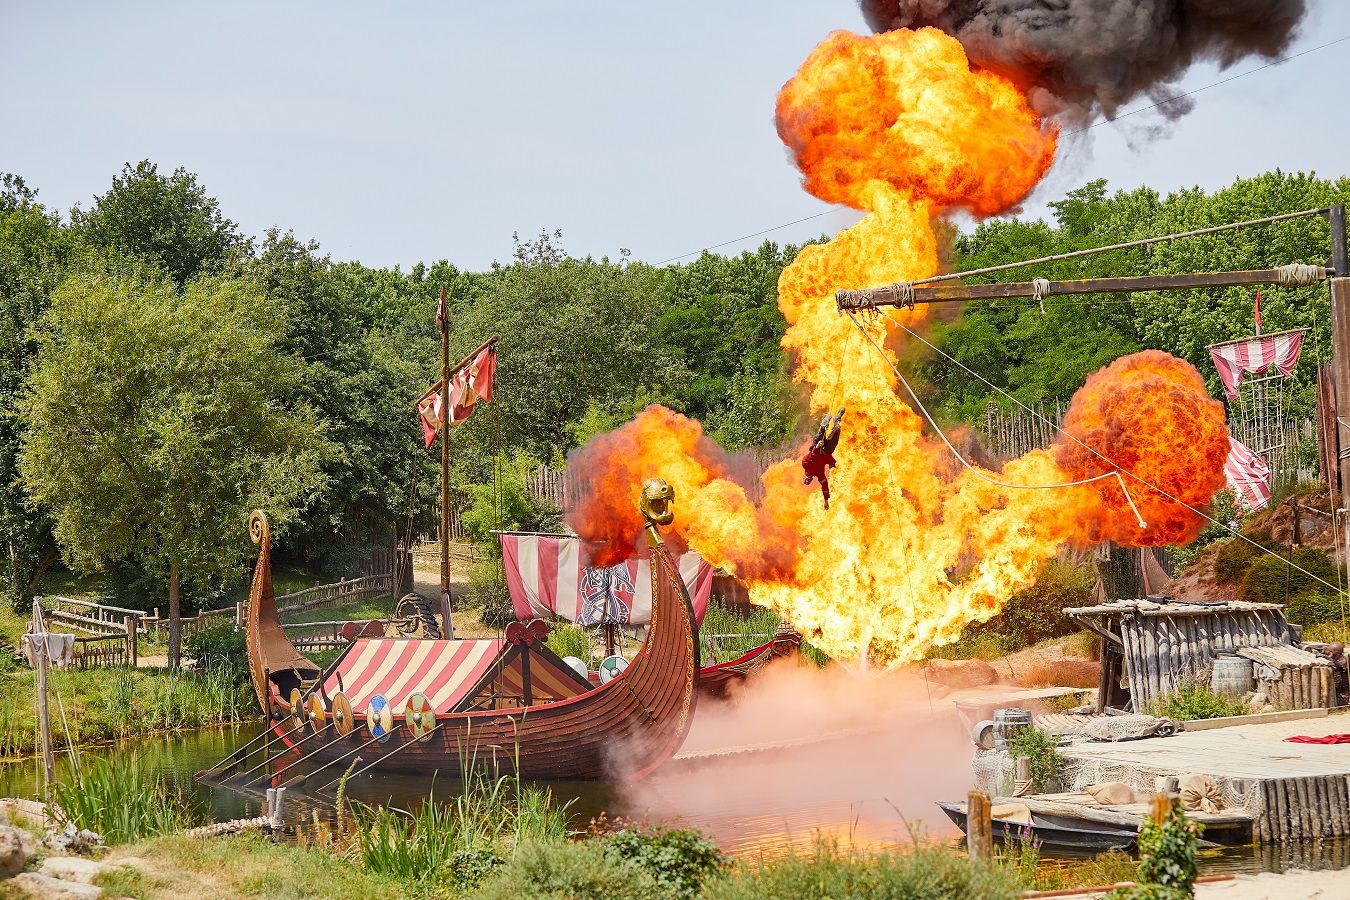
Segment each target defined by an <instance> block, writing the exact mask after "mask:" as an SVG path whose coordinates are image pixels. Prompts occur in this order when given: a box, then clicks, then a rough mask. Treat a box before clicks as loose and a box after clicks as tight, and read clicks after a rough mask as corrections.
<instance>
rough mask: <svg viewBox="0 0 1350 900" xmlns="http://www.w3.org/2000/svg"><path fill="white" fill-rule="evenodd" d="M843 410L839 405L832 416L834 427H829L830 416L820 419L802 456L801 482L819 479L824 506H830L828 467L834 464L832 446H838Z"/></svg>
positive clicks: (827, 507)
mask: <svg viewBox="0 0 1350 900" xmlns="http://www.w3.org/2000/svg"><path fill="white" fill-rule="evenodd" d="M843 419H844V410H843V408H842V407H841V408H840V409H839V412H838V413H837V414H835V417H834V427H833V428H831V427H830V417H829V416H828V415H827V416H826V417H825V418H823V419H821V420H820V430H819V431H817V432H816V436H815V439H814V440H812V441H811V449H810V450H808V451H807V452H806V455H805V456H803V457H802V470H803V471H804V472H805V475H804V476H803V477H802V484H810V483H811V480H812V479H814V478H819V479H820V492H821V494H822V495H824V497H825V508H826V509H829V508H830V472H829V470H830V467H831V466H834V465H835V461H834V448H835V447H838V446H839V429H840V426H841V425H842V423H843Z"/></svg>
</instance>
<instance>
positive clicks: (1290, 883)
mask: <svg viewBox="0 0 1350 900" xmlns="http://www.w3.org/2000/svg"><path fill="white" fill-rule="evenodd" d="M1195 896H1196V898H1197V900H1312V898H1314V897H1316V898H1318V900H1340V898H1343V897H1350V870H1344V869H1342V870H1341V871H1338V872H1308V871H1304V870H1298V869H1294V870H1291V871H1289V872H1285V873H1284V874H1283V875H1276V874H1274V873H1271V872H1267V873H1264V874H1262V875H1239V876H1238V877H1237V878H1236V879H1235V880H1233V881H1220V882H1215V883H1212V884H1201V885H1197V886H1196V889H1195Z"/></svg>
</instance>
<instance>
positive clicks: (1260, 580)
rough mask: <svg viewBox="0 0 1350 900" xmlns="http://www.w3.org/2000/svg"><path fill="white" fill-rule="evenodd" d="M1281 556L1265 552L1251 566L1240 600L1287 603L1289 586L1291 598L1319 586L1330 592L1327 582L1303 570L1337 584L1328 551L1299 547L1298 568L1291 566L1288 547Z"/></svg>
mask: <svg viewBox="0 0 1350 900" xmlns="http://www.w3.org/2000/svg"><path fill="white" fill-rule="evenodd" d="M1280 557H1285V559H1281V558H1280ZM1280 557H1277V556H1271V555H1269V554H1264V553H1263V554H1261V556H1260V558H1259V559H1256V560H1254V561H1253V562H1252V563H1251V564H1250V565H1249V566H1248V567H1247V571H1246V573H1245V574H1244V575H1243V576H1242V582H1241V584H1240V585H1239V586H1238V599H1239V600H1245V601H1247V602H1249V603H1283V602H1284V599H1285V587H1286V585H1287V586H1288V588H1289V591H1290V597H1291V598H1292V597H1293V596H1294V595H1295V594H1302V593H1305V592H1307V591H1310V590H1311V591H1317V590H1318V589H1319V588H1320V589H1321V590H1323V591H1328V588H1326V586H1325V585H1322V584H1320V583H1319V582H1317V581H1315V580H1313V578H1312V577H1310V575H1305V574H1304V572H1302V571H1299V569H1302V570H1304V571H1306V572H1309V573H1311V575H1312V576H1316V577H1317V578H1320V579H1322V581H1325V582H1329V583H1331V584H1335V583H1336V580H1337V572H1336V566H1335V565H1334V564H1333V563H1332V562H1331V558H1330V556H1329V555H1328V554H1327V552H1326V551H1325V550H1320V549H1318V548H1316V547H1295V548H1294V556H1293V563H1294V566H1297V567H1298V568H1293V567H1291V566H1290V565H1289V563H1288V561H1287V557H1288V549H1287V548H1286V549H1285V550H1284V552H1282V553H1280ZM1307 624H1313V623H1307Z"/></svg>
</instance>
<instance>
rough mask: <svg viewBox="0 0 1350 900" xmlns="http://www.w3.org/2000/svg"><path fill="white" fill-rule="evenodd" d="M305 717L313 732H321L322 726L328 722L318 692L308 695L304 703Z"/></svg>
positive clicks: (326, 713) (326, 712)
mask: <svg viewBox="0 0 1350 900" xmlns="http://www.w3.org/2000/svg"><path fill="white" fill-rule="evenodd" d="M305 715H306V717H308V719H309V724H310V726H311V727H312V728H313V729H314V730H315V731H322V730H323V726H324V724H325V723H327V721H328V711H327V710H326V709H324V708H323V698H322V697H320V696H319V693H318V691H315V692H314V693H312V694H310V695H309V699H308V700H306V701H305Z"/></svg>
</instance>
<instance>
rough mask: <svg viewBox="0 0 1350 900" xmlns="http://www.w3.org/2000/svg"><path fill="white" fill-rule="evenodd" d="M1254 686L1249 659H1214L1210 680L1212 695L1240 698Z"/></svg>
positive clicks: (1231, 657) (1230, 657)
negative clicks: (1212, 673)
mask: <svg viewBox="0 0 1350 900" xmlns="http://www.w3.org/2000/svg"><path fill="white" fill-rule="evenodd" d="M1254 686H1255V684H1254V681H1253V677H1252V661H1251V660H1250V659H1246V658H1245V657H1241V656H1216V657H1214V676H1213V677H1212V678H1211V679H1210V687H1212V688H1213V689H1214V693H1216V694H1226V695H1228V696H1229V697H1239V698H1240V697H1243V696H1245V695H1246V694H1247V692H1248V691H1250V690H1252V689H1253V688H1254Z"/></svg>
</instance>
